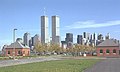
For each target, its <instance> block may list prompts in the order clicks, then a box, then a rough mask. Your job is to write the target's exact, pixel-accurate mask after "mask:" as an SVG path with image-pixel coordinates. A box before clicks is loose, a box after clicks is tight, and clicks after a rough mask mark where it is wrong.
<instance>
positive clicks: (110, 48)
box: [96, 47, 119, 57]
mask: <svg viewBox="0 0 120 72" xmlns="http://www.w3.org/2000/svg"><path fill="white" fill-rule="evenodd" d="M101 49H102V50H103V53H100V50H101ZM107 49H109V50H110V53H109V54H108V53H106V50H107ZM114 49H115V50H116V53H113V50H114ZM96 52H97V56H104V57H118V56H119V47H104V48H103V47H102V48H101V47H99V48H97V50H96Z"/></svg>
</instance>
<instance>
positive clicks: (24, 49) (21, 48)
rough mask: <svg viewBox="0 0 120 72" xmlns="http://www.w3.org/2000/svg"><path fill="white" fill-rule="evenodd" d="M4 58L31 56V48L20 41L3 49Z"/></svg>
mask: <svg viewBox="0 0 120 72" xmlns="http://www.w3.org/2000/svg"><path fill="white" fill-rule="evenodd" d="M2 55H3V56H29V55H30V48H29V47H28V46H26V45H25V44H22V43H21V42H19V41H16V42H14V43H12V44H11V45H8V46H6V47H4V48H3V49H2Z"/></svg>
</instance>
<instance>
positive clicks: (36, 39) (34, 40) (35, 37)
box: [33, 34, 40, 46]
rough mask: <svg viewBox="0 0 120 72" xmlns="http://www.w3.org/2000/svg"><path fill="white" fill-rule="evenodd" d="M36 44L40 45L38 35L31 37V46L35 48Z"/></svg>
mask: <svg viewBox="0 0 120 72" xmlns="http://www.w3.org/2000/svg"><path fill="white" fill-rule="evenodd" d="M37 43H40V36H39V35H38V34H36V35H35V36H34V37H33V46H35V45H36V44H37Z"/></svg>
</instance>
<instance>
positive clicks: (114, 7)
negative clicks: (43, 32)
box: [0, 0, 120, 47]
mask: <svg viewBox="0 0 120 72" xmlns="http://www.w3.org/2000/svg"><path fill="white" fill-rule="evenodd" d="M44 8H45V14H46V15H47V16H48V18H49V34H50V36H51V16H53V15H58V16H59V17H60V36H61V40H64V38H65V34H66V33H73V34H74V42H76V37H77V35H79V34H80V35H81V34H82V33H83V32H89V33H91V34H92V33H94V32H95V33H96V34H98V33H101V34H103V35H106V34H107V33H110V37H111V38H116V39H118V40H120V16H119V15H120V0H0V47H2V46H3V45H4V44H10V43H12V42H13V29H14V28H17V29H18V30H17V31H16V38H23V35H24V33H25V32H29V33H30V34H31V36H34V35H35V34H39V35H40V16H42V15H44Z"/></svg>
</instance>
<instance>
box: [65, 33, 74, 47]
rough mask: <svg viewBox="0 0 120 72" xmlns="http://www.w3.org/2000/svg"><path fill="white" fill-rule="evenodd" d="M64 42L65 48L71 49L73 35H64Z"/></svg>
mask: <svg viewBox="0 0 120 72" xmlns="http://www.w3.org/2000/svg"><path fill="white" fill-rule="evenodd" d="M65 41H66V43H67V47H71V46H72V45H73V34H72V33H66V38H65Z"/></svg>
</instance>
